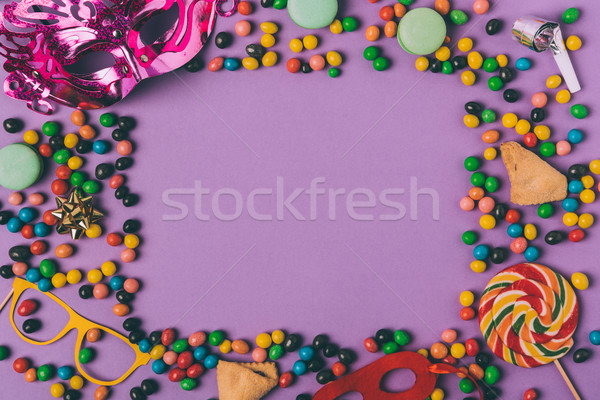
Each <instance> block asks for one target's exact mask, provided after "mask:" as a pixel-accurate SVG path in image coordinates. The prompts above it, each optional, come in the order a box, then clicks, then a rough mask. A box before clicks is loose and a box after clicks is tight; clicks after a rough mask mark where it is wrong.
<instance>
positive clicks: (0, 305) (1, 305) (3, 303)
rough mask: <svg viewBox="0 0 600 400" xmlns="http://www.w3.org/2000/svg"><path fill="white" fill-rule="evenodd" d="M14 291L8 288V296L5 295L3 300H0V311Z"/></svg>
mask: <svg viewBox="0 0 600 400" xmlns="http://www.w3.org/2000/svg"><path fill="white" fill-rule="evenodd" d="M14 292H15V289H14V288H13V289H10V293H9V294H8V296H6V298H5V299H4V301H3V302H2V304H0V311H2V309H3V308H4V306H5V305H6V303H8V301H9V300H10V298H11V297H12V295H13V293H14Z"/></svg>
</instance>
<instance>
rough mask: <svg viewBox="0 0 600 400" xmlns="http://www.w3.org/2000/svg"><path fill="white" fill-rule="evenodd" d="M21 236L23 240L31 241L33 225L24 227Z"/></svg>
mask: <svg viewBox="0 0 600 400" xmlns="http://www.w3.org/2000/svg"><path fill="white" fill-rule="evenodd" d="M21 235H22V236H23V237H24V238H25V239H31V238H32V237H33V235H34V233H33V225H25V226H24V227H23V228H21Z"/></svg>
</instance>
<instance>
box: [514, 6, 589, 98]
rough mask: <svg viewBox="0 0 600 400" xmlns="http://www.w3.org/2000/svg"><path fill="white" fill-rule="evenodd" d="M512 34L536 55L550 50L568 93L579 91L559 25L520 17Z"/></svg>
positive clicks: (543, 20)
mask: <svg viewBox="0 0 600 400" xmlns="http://www.w3.org/2000/svg"><path fill="white" fill-rule="evenodd" d="M512 34H513V37H514V39H515V40H516V41H517V42H519V43H521V44H523V45H525V46H527V47H529V48H530V49H532V50H534V51H537V52H538V53H541V52H542V51H546V50H548V49H550V50H552V54H553V55H554V60H555V61H556V64H558V68H559V69H560V73H561V74H562V76H563V78H564V79H565V82H566V83H567V86H568V87H569V91H570V92H571V93H575V92H578V91H580V90H581V85H580V84H579V80H578V79H577V75H576V74H575V70H574V69H573V64H572V63H571V59H570V58H569V53H567V49H566V48H565V43H564V41H563V37H562V32H561V31H560V25H559V24H558V23H557V22H552V21H547V20H545V19H543V18H538V17H531V16H527V17H521V18H519V19H518V20H516V21H515V23H514V25H513V28H512Z"/></svg>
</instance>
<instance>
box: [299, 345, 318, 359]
mask: <svg viewBox="0 0 600 400" xmlns="http://www.w3.org/2000/svg"><path fill="white" fill-rule="evenodd" d="M298 356H300V359H301V360H304V361H310V360H312V359H313V357H314V356H315V349H313V348H312V347H311V346H304V347H302V348H301V349H300V350H298Z"/></svg>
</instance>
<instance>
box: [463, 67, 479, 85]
mask: <svg viewBox="0 0 600 400" xmlns="http://www.w3.org/2000/svg"><path fill="white" fill-rule="evenodd" d="M460 79H461V80H462V83H463V84H464V85H465V86H473V85H474V84H475V81H476V80H477V75H475V72H473V71H469V70H467V71H463V73H462V74H460Z"/></svg>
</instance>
